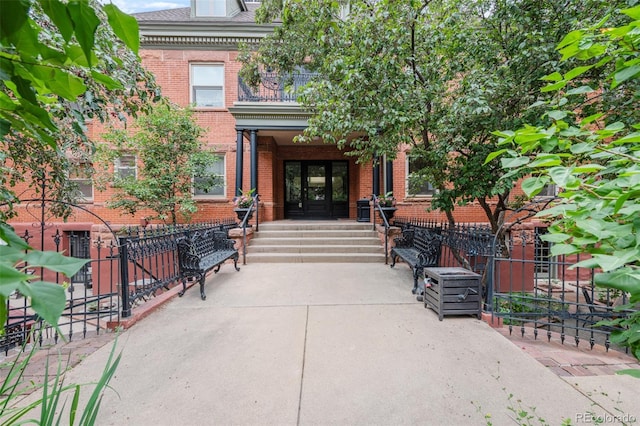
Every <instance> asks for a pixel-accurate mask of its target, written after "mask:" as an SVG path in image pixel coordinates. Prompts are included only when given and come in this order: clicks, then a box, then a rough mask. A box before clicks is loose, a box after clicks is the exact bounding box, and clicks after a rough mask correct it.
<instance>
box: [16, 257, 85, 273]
mask: <svg viewBox="0 0 640 426" xmlns="http://www.w3.org/2000/svg"><path fill="white" fill-rule="evenodd" d="M24 260H25V262H28V263H29V265H31V266H43V267H45V268H47V269H49V270H51V271H55V272H60V273H62V274H65V275H66V276H68V277H71V276H73V275H75V274H76V273H77V272H78V271H79V270H80V269H81V268H82V267H83V266H84V265H86V264H87V263H88V262H90V261H91V259H77V258H75V257H68V256H63V255H62V254H60V253H56V252H53V251H37V250H33V251H30V252H29V253H27V255H26V256H25V257H24Z"/></svg>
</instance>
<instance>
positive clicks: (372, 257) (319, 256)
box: [247, 253, 384, 263]
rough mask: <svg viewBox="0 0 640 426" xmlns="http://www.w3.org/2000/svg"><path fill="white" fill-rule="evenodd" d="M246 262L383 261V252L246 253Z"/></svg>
mask: <svg viewBox="0 0 640 426" xmlns="http://www.w3.org/2000/svg"><path fill="white" fill-rule="evenodd" d="M247 263H384V254H367V253H298V254H291V253H247Z"/></svg>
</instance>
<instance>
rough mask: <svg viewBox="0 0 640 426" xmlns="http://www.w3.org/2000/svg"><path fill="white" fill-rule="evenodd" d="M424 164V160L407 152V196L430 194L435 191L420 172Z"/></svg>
mask: <svg viewBox="0 0 640 426" xmlns="http://www.w3.org/2000/svg"><path fill="white" fill-rule="evenodd" d="M426 166H427V164H426V163H425V160H423V159H421V158H412V157H411V155H410V154H407V168H406V170H407V194H408V195H409V196H431V195H433V194H434V193H435V188H434V187H433V185H431V182H429V181H427V180H426V178H425V177H424V176H423V175H421V174H420V172H421V170H422V169H424V168H425V167H426Z"/></svg>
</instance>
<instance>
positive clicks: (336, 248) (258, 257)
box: [246, 221, 385, 263]
mask: <svg viewBox="0 0 640 426" xmlns="http://www.w3.org/2000/svg"><path fill="white" fill-rule="evenodd" d="M246 256H247V262H256V263H312V262H313V263H320V262H322V263H350V262H355V263H378V262H380V263H384V260H385V258H384V248H383V246H382V244H381V243H380V240H379V238H378V234H377V232H376V231H374V230H373V229H372V227H371V224H369V223H358V222H355V221H276V222H267V223H262V224H260V230H259V231H258V232H255V233H254V235H253V238H252V239H251V242H250V243H249V245H248V247H247V255H246Z"/></svg>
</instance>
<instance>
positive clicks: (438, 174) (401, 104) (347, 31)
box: [241, 0, 620, 231]
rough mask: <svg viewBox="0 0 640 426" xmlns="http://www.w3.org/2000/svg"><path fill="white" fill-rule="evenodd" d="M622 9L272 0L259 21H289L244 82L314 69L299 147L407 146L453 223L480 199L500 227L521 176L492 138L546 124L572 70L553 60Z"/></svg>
mask: <svg viewBox="0 0 640 426" xmlns="http://www.w3.org/2000/svg"><path fill="white" fill-rule="evenodd" d="M616 3H620V2H613V3H612V2H605V1H601V0H590V1H584V2H564V3H559V2H557V1H552V0H547V1H539V0H521V1H516V2H514V1H506V0H475V1H459V0H449V1H447V0H444V1H435V0H432V1H429V0H424V1H417V0H414V1H406V2H397V1H392V0H381V1H375V2H373V1H366V0H358V1H349V2H346V1H344V2H336V1H333V0H305V1H302V0H292V1H288V2H281V1H278V0H267V1H264V2H262V5H261V8H260V9H259V11H258V14H257V18H258V21H259V22H272V21H274V20H276V19H280V20H281V22H282V24H281V25H280V26H278V27H277V28H276V29H275V31H274V34H273V36H271V37H267V38H266V39H265V40H264V41H263V42H262V43H261V44H260V46H259V47H258V49H257V51H256V52H245V53H244V54H243V60H244V61H245V62H246V64H245V66H244V67H243V70H242V73H241V76H242V77H243V78H245V79H246V80H247V81H248V82H249V83H251V84H257V83H258V81H259V71H260V70H261V69H264V68H265V67H270V68H272V69H274V70H276V71H279V72H282V73H290V72H293V71H295V70H296V69H299V68H298V67H300V66H304V67H305V68H307V69H309V70H310V71H314V72H317V73H318V77H317V78H316V79H315V80H314V81H313V82H311V83H310V84H309V85H308V86H307V87H305V88H304V89H303V90H302V91H301V93H300V98H299V99H300V100H301V104H302V106H303V107H304V108H306V109H308V110H309V111H311V112H312V114H313V115H312V117H311V118H310V119H309V127H308V128H307V129H306V131H305V134H304V136H303V137H302V138H300V140H302V141H304V140H308V139H310V138H312V137H315V136H320V137H322V138H323V139H324V140H325V141H327V142H330V143H335V144H337V145H338V146H339V147H340V148H345V147H349V148H350V151H349V152H348V153H349V154H351V155H356V156H358V157H359V158H360V160H361V161H365V160H368V159H371V158H375V157H376V156H380V155H386V156H387V158H394V157H395V156H396V154H397V151H398V148H399V147H400V146H401V145H403V144H407V145H409V146H410V147H411V152H412V155H414V156H417V157H418V158H420V159H422V160H424V161H422V163H425V164H427V167H426V168H425V169H424V170H422V171H421V172H419V173H418V175H421V176H424V178H425V179H426V180H428V181H430V182H431V183H432V184H434V186H435V187H436V188H437V189H438V190H439V191H438V193H437V194H435V196H434V199H433V203H432V207H433V208H437V209H441V210H442V211H444V212H446V213H447V215H448V217H449V220H450V221H451V222H453V220H454V216H453V210H454V209H455V207H456V206H457V205H460V204H466V203H468V202H472V201H475V202H478V203H479V204H480V206H481V207H482V208H483V209H484V211H485V213H486V215H487V220H488V221H489V222H490V223H491V226H492V228H493V230H494V231H496V230H497V229H498V228H499V227H500V225H501V223H502V221H503V218H504V212H505V211H506V210H507V209H510V208H511V207H512V206H511V205H510V201H509V197H510V192H511V189H512V188H513V182H515V180H516V177H513V179H512V180H511V181H509V180H507V179H500V177H501V176H502V174H504V172H503V171H502V169H501V168H500V163H499V162H497V161H496V162H491V163H488V164H485V163H484V160H485V158H486V157H487V155H488V154H489V153H490V152H492V151H493V150H494V149H495V141H494V139H493V137H492V135H491V132H492V131H493V130H495V129H496V128H511V127H514V126H519V125H520V124H521V123H523V122H524V121H529V118H532V117H536V116H537V115H536V114H537V111H536V109H535V108H533V109H528V108H527V107H528V106H530V105H531V104H533V103H534V102H535V101H536V100H538V99H539V98H541V96H540V92H539V89H540V88H541V87H542V86H543V85H544V83H543V82H541V81H540V77H542V76H544V75H546V74H549V73H551V72H553V71H562V69H563V67H567V66H568V65H567V64H564V63H561V62H560V61H558V60H557V59H556V57H555V55H554V49H555V44H556V43H557V40H558V39H559V37H561V35H562V34H565V33H566V32H567V31H568V29H569V28H570V25H571V22H573V21H575V20H581V21H583V20H587V21H588V20H589V19H590V18H591V16H593V10H602V9H603V8H608V7H614V6H615V4H616ZM354 135H355V138H353V136H354ZM416 183H418V184H419V183H420V182H416Z"/></svg>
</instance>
